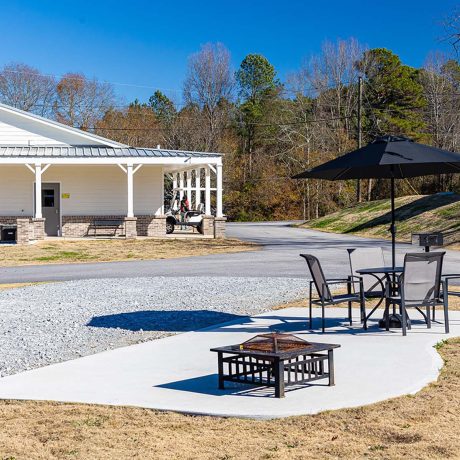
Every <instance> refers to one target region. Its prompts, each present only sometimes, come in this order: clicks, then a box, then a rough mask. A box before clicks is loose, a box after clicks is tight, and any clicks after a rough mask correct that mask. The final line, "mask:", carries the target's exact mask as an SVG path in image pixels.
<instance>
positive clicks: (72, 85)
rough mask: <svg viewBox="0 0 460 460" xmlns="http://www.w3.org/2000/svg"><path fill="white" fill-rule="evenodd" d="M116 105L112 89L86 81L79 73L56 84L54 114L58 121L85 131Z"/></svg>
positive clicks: (93, 81) (109, 86)
mask: <svg viewBox="0 0 460 460" xmlns="http://www.w3.org/2000/svg"><path fill="white" fill-rule="evenodd" d="M114 105H115V95H114V91H113V87H112V86H111V85H110V84H108V83H100V82H98V81H97V80H96V79H95V78H94V79H91V80H90V79H88V78H87V77H86V76H85V75H83V74H79V73H67V74H65V75H64V76H63V77H62V78H61V80H60V81H59V82H58V84H57V99H56V102H55V104H54V111H55V115H56V119H57V121H59V122H61V123H65V124H67V125H70V126H74V127H77V128H79V129H83V130H88V129H91V128H92V127H94V126H95V125H96V123H97V122H98V121H99V120H101V119H102V118H103V117H104V115H105V113H106V112H108V111H109V110H111V109H112V108H113V106H114Z"/></svg>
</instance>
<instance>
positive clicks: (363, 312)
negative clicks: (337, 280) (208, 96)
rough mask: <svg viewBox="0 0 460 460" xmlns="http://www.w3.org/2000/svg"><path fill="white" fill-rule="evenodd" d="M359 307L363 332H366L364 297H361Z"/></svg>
mask: <svg viewBox="0 0 460 460" xmlns="http://www.w3.org/2000/svg"><path fill="white" fill-rule="evenodd" d="M360 307H361V318H362V321H363V324H364V330H367V317H366V301H365V300H364V296H361V300H360Z"/></svg>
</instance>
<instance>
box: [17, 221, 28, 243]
mask: <svg viewBox="0 0 460 460" xmlns="http://www.w3.org/2000/svg"><path fill="white" fill-rule="evenodd" d="M16 225H17V229H16V243H18V244H27V243H29V231H30V230H29V227H30V220H29V219H28V218H26V219H17V220H16Z"/></svg>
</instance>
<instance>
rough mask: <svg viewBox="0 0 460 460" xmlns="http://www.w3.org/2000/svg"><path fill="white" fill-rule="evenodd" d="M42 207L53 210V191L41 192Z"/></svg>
mask: <svg viewBox="0 0 460 460" xmlns="http://www.w3.org/2000/svg"><path fill="white" fill-rule="evenodd" d="M42 206H43V207H44V208H54V190H53V189H50V190H46V189H45V190H43V191H42Z"/></svg>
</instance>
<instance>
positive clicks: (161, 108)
mask: <svg viewBox="0 0 460 460" xmlns="http://www.w3.org/2000/svg"><path fill="white" fill-rule="evenodd" d="M148 105H149V107H150V108H151V109H152V111H153V113H154V114H155V115H156V116H157V118H158V119H159V120H161V121H163V122H165V123H171V122H172V121H173V120H174V118H175V117H176V116H177V110H176V107H175V106H174V103H173V102H172V101H171V99H169V98H168V97H167V96H166V95H165V94H163V93H162V92H161V91H159V90H157V91H155V92H154V93H153V95H152V96H150V98H149V103H148Z"/></svg>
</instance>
